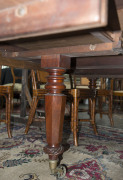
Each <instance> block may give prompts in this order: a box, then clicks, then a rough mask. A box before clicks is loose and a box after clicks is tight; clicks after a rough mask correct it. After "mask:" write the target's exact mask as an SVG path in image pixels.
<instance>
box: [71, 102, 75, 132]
mask: <svg viewBox="0 0 123 180" xmlns="http://www.w3.org/2000/svg"><path fill="white" fill-rule="evenodd" d="M73 117H74V103H73V102H72V104H71V131H72V132H73Z"/></svg>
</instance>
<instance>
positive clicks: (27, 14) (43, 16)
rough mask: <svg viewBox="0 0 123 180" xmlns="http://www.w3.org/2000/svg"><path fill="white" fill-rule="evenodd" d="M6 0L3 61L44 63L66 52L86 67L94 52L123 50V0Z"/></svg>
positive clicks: (0, 32) (0, 13)
mask: <svg viewBox="0 0 123 180" xmlns="http://www.w3.org/2000/svg"><path fill="white" fill-rule="evenodd" d="M0 1H1V2H0V3H1V7H0V17H3V18H1V20H0V25H1V29H0V41H1V42H0V53H1V55H0V65H8V66H13V67H18V68H29V69H32V68H33V69H41V67H40V64H41V58H42V56H45V55H51V54H60V55H61V56H65V57H69V58H71V59H72V58H75V59H76V58H77V59H76V60H78V59H79V58H80V60H81V68H82V63H83V62H84V61H85V62H88V61H87V58H89V57H98V58H99V57H101V56H106V57H107V58H108V57H109V56H111V57H113V56H115V57H116V58H119V55H120V56H121V55H122V54H123V49H122V29H123V21H122V17H123V9H122V8H123V1H122V0H115V2H114V0H112V1H109V2H108V1H107V0H95V1H94V3H93V0H86V1H85V0H81V1H80V0H76V1H75V0H68V1H66V0H63V1H60V0H36V1H31V0H19V1H17V2H16V1H13V0H6V1H5V2H4V1H2V0H0ZM75 2H76V3H75ZM115 3H116V4H115ZM39 7H40V8H39ZM112 19H113V21H112ZM120 58H121V57H120ZM95 62H96V60H95ZM112 62H114V61H112ZM120 62H121V60H120ZM105 63H106V62H105ZM111 65H112V64H111ZM86 66H87V67H88V64H86ZM100 66H101V67H102V68H104V66H105V65H100ZM114 66H116V63H114ZM114 66H113V68H114ZM110 67H111V66H110ZM91 68H92V67H91ZM97 68H98V69H99V68H100V67H97ZM118 68H120V69H121V66H120V63H119V64H118V65H117V69H118ZM86 69H87V68H86ZM105 69H106V68H105ZM78 72H79V71H78ZM83 72H85V70H83Z"/></svg>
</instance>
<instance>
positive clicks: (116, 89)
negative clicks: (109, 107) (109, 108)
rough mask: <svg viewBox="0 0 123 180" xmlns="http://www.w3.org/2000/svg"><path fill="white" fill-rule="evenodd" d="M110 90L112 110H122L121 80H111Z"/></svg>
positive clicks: (122, 85)
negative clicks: (111, 93)
mask: <svg viewBox="0 0 123 180" xmlns="http://www.w3.org/2000/svg"><path fill="white" fill-rule="evenodd" d="M111 89H112V91H113V109H114V110H116V109H117V110H118V107H120V110H121V111H122V110H123V79H118V78H117V79H111Z"/></svg>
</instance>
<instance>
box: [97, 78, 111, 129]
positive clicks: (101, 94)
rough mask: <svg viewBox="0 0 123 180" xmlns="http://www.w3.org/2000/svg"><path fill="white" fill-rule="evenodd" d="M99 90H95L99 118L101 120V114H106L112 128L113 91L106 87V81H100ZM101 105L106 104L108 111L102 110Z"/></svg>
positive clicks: (103, 79)
mask: <svg viewBox="0 0 123 180" xmlns="http://www.w3.org/2000/svg"><path fill="white" fill-rule="evenodd" d="M100 81H101V84H100V89H98V90H97V98H98V110H97V111H96V112H98V113H99V114H100V118H102V115H103V114H107V115H108V116H109V119H110V124H111V126H114V121H113V118H112V104H113V90H112V89H111V88H110V86H109V87H107V85H106V79H105V78H101V79H100ZM103 103H105V104H108V110H104V109H103Z"/></svg>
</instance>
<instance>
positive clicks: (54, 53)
mask: <svg viewBox="0 0 123 180" xmlns="http://www.w3.org/2000/svg"><path fill="white" fill-rule="evenodd" d="M0 3H1V7H0V19H1V20H0V26H1V28H0V41H1V42H0V51H1V56H0V65H1V64H2V65H9V66H14V67H20V68H28V69H35V70H36V69H38V70H40V69H42V68H44V69H45V70H46V71H48V72H49V76H48V78H47V84H46V89H47V90H48V94H46V96H45V111H46V136H47V144H48V145H47V146H46V147H45V148H44V151H45V152H46V153H47V154H48V155H49V159H50V161H49V162H50V168H51V171H52V173H53V174H59V173H60V172H61V171H59V169H58V168H57V160H58V156H59V155H60V154H61V153H63V151H64V149H63V147H62V145H61V141H62V130H63V121H64V111H65V102H66V96H65V95H64V94H62V91H63V90H64V89H65V86H64V84H63V81H64V77H63V74H64V73H65V71H66V69H72V71H74V73H78V74H83V75H86V76H89V77H90V78H95V77H97V76H113V74H116V75H119V76H122V72H121V69H122V68H121V67H123V62H122V56H119V55H121V54H122V52H123V51H122V29H121V28H120V25H119V20H118V15H119V18H120V17H121V15H122V9H121V8H122V7H123V3H122V1H120V3H119V1H118V2H117V7H116V6H115V4H114V1H109V3H108V1H107V0H94V1H93V0H86V1H85V0H81V1H80V0H76V1H75V0H67V1H66V0H62V1H61V0H40V1H39V0H36V1H31V0H26V1H23V0H19V1H18V2H16V3H15V1H9V0H6V1H5V2H4V1H2V0H0ZM108 7H111V8H108ZM110 17H111V19H112V18H113V17H114V18H113V23H112V21H110V20H109V19H110ZM121 22H122V21H121ZM102 27H103V28H102ZM121 27H122V23H121ZM93 28H94V29H93ZM90 56H94V57H93V58H92V57H91V58H92V59H91V58H89V57H90ZM95 56H98V57H95ZM99 56H106V57H105V58H104V59H103V60H101V58H102V57H101V58H100V57H99ZM109 56H110V57H109ZM80 57H81V58H80ZM115 57H117V60H116V58H115ZM108 59H109V60H108ZM76 69H77V70H76ZM119 70H120V71H119ZM74 128H75V127H74ZM62 173H63V172H62ZM62 173H61V176H62ZM63 174H64V173H63Z"/></svg>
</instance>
